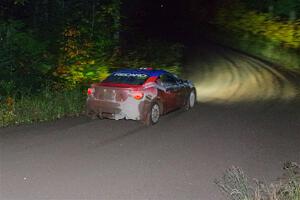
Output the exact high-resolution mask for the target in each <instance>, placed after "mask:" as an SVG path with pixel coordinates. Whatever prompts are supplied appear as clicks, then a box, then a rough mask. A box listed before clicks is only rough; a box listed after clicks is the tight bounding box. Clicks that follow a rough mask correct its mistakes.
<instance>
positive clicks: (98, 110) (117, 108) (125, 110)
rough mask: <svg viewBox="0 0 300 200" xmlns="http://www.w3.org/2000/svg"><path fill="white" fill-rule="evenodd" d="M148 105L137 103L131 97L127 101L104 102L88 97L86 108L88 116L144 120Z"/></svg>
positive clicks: (142, 102)
mask: <svg viewBox="0 0 300 200" xmlns="http://www.w3.org/2000/svg"><path fill="white" fill-rule="evenodd" d="M147 105H148V104H147V103H145V102H144V101H139V102H137V101H136V100H135V99H133V98H131V97H129V98H127V100H126V101H123V102H116V101H107V100H106V101H104V100H100V99H96V98H94V97H88V99H87V103H86V107H87V113H88V114H90V115H91V114H94V115H98V116H99V117H103V118H109V119H115V120H119V119H131V120H144V119H145V118H146V113H147V112H145V111H146V109H147Z"/></svg>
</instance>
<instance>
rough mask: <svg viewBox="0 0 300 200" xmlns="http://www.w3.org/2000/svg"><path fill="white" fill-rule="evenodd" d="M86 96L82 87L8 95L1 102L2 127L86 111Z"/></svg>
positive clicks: (0, 117) (0, 119) (0, 118)
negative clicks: (14, 95) (32, 93)
mask: <svg viewBox="0 0 300 200" xmlns="http://www.w3.org/2000/svg"><path fill="white" fill-rule="evenodd" d="M85 97H86V95H85V93H83V91H82V90H81V89H74V90H68V91H61V92H55V91H51V90H50V88H46V89H45V90H44V91H42V92H41V93H40V94H39V95H30V94H26V93H22V94H21V95H20V98H14V97H7V98H5V99H3V100H2V101H1V104H0V127H4V126H8V125H16V124H24V123H32V122H41V121H49V120H55V119H59V118H62V117H66V116H77V115H79V114H80V113H82V112H83V111H84V102H85Z"/></svg>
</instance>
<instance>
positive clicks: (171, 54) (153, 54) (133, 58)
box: [113, 40, 184, 75]
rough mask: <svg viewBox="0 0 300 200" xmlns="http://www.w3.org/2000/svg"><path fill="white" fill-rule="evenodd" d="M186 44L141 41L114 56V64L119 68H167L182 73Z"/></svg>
mask: <svg viewBox="0 0 300 200" xmlns="http://www.w3.org/2000/svg"><path fill="white" fill-rule="evenodd" d="M183 49H184V46H183V45H182V44H179V43H169V42H164V41H158V40H147V41H145V40H144V41H140V42H139V43H137V44H135V45H134V46H131V47H130V48H127V49H124V50H123V52H121V55H120V56H119V57H117V58H114V59H115V60H114V61H113V63H114V64H113V65H114V66H119V68H141V67H151V68H154V69H165V70H167V71H169V72H172V73H175V74H178V75H179V74H180V73H181V67H182V66H181V64H182V56H183Z"/></svg>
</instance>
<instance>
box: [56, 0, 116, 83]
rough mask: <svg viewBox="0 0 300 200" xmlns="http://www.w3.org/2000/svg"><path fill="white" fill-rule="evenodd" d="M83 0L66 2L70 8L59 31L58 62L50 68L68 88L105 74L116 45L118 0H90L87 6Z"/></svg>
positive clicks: (102, 76)
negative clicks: (54, 66)
mask: <svg viewBox="0 0 300 200" xmlns="http://www.w3.org/2000/svg"><path fill="white" fill-rule="evenodd" d="M85 4H86V2H85V1H76V2H75V3H74V4H72V5H70V6H71V8H70V10H72V12H71V13H70V16H69V18H68V20H67V24H68V25H67V26H66V27H65V29H64V31H63V33H62V38H63V39H62V40H61V48H60V50H61V53H60V58H59V65H58V67H57V69H56V71H55V72H54V75H55V76H57V77H60V78H62V79H63V80H65V81H66V86H67V87H70V88H72V87H76V86H77V85H78V84H81V83H90V82H95V81H99V80H102V79H103V78H105V77H106V76H107V75H108V71H109V66H108V65H107V60H108V59H109V58H110V57H111V55H112V54H113V52H114V49H115V48H116V47H117V46H118V31H119V29H120V11H119V9H120V7H119V6H120V1H118V0H115V1H110V2H106V1H93V2H92V4H91V9H90V8H86V7H85V6H84V5H85ZM90 13H92V16H91V14H90Z"/></svg>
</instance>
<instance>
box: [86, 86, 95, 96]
mask: <svg viewBox="0 0 300 200" xmlns="http://www.w3.org/2000/svg"><path fill="white" fill-rule="evenodd" d="M94 92H95V88H88V90H87V94H88V95H93V94H94Z"/></svg>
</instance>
